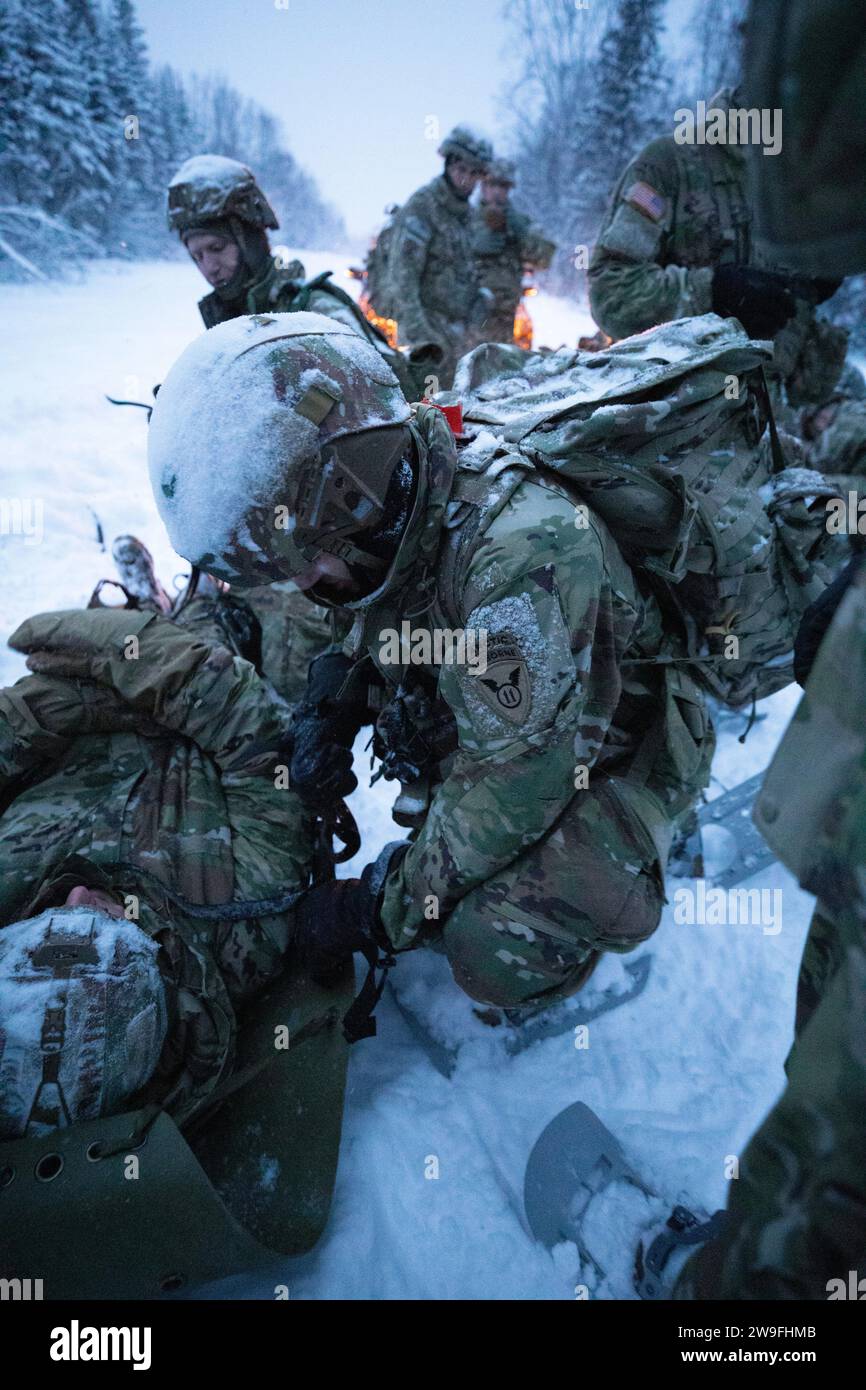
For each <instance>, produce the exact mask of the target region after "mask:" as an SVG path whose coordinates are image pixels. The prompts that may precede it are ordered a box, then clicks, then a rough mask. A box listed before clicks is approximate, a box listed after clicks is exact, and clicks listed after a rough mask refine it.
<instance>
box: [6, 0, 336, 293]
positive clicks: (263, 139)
mask: <svg viewBox="0 0 866 1390" xmlns="http://www.w3.org/2000/svg"><path fill="white" fill-rule="evenodd" d="M0 15H2V23H0V91H2V103H0V273H3V272H5V273H7V274H9V273H12V274H14V273H19V274H33V273H34V272H37V273H43V274H48V275H51V274H52V273H53V272H54V271H55V270H56V269H57V268H59V267H58V265H57V262H59V261H60V260H62V259H63V258H64V257H67V256H79V255H82V254H85V255H86V254H89V255H104V254H108V255H127V256H138V255H154V254H157V255H158V254H165V253H167V252H168V251H169V250H170V248H171V246H172V242H171V241H170V239H169V236H168V233H167V231H166V229H165V222H164V207H165V188H166V184H167V183H168V181H169V179H170V178H171V176H172V174H173V173H174V172H175V170H176V169H177V168H178V166H179V165H180V164H181V163H182V162H183V160H185V159H187V158H188V157H189V156H190V155H193V154H202V153H216V154H224V155H229V156H231V157H233V158H235V159H240V160H242V161H243V162H244V163H247V164H250V165H251V166H252V167H253V168H254V169H255V170H256V172H257V174H258V175H259V176H260V178H261V181H262V183H263V185H264V187H265V189H266V190H267V194H268V197H269V198H270V200H271V202H272V203H273V204H274V206H275V209H276V211H277V215H278V216H279V218H280V224H281V226H280V233H279V235H280V239H281V240H282V241H285V242H287V243H288V244H290V245H300V246H309V247H317V246H319V247H334V246H339V245H341V244H342V243H343V242H344V241H345V236H346V233H345V227H344V224H343V221H342V218H341V217H340V215H339V213H338V212H337V211H336V210H335V209H334V208H333V207H331V206H330V205H329V204H328V203H326V202H325V201H324V200H323V199H322V197H321V195H320V193H319V191H318V189H317V186H316V183H315V181H314V179H313V178H312V177H311V176H310V175H309V174H307V173H306V172H305V171H304V170H303V169H302V168H301V167H300V166H299V165H298V163H297V161H296V160H295V159H294V157H293V156H292V154H291V153H290V152H289V151H288V150H287V149H286V148H285V146H284V145H283V142H282V136H281V131H280V125H279V122H278V121H277V120H276V118H275V117H274V116H272V115H271V114H270V112H268V111H266V110H264V109H263V108H262V107H261V106H259V105H258V104H257V103H256V102H254V101H250V100H248V99H246V98H245V97H243V96H242V95H241V94H240V93H239V92H237V91H236V90H235V89H234V88H233V87H231V86H230V85H229V84H228V83H227V82H225V81H224V80H222V79H220V78H192V79H185V78H183V77H181V76H180V74H178V73H177V72H175V71H174V70H173V69H172V68H169V67H162V68H157V69H153V68H152V67H151V66H150V63H149V61H148V55H147V47H146V44H145V40H144V35H143V33H142V30H141V26H140V25H139V23H138V19H137V16H136V12H135V5H134V3H133V0H103V3H100V0H2V4H0ZM52 261H53V262H54V264H53V265H52Z"/></svg>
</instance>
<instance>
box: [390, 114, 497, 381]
mask: <svg viewBox="0 0 866 1390" xmlns="http://www.w3.org/2000/svg"><path fill="white" fill-rule="evenodd" d="M439 154H441V155H442V156H443V158H444V160H445V168H444V169H443V171H442V173H441V174H438V175H437V176H436V178H435V179H432V180H431V182H430V183H428V184H425V186H424V187H423V188H419V189H418V190H417V192H415V193H413V194H412V196H411V198H409V199H408V200H407V201H406V203H405V204H404V205H403V207H402V208H401V209H400V211H399V212H398V213H397V214H396V218H395V223H394V229H393V233H392V236H391V244H390V249H389V254H388V277H389V282H390V302H391V303H392V304H393V306H394V308H395V315H394V316H395V317H396V319H397V322H398V324H399V336H400V341H401V342H402V343H404V344H406V345H407V346H408V347H409V348H410V350H411V357H412V360H413V362H414V363H415V364H416V365H417V367H418V368H419V369H420V370H421V371H422V372H423V370H424V369H425V368H426V369H427V370H428V371H429V373H430V374H431V375H432V376H435V377H436V378H437V380H438V386H439V389H442V390H445V389H447V388H448V387H449V386H450V385H451V382H452V379H453V376H454V368H455V366H456V365H457V360H458V358H459V357H461V356H462V355H463V353H464V352H466V351H468V349H469V348H471V347H473V346H474V345H475V343H476V342H478V337H477V330H478V325H479V324H480V323H481V322H482V321H483V319H484V318H485V316H486V313H487V309H488V306H489V304H490V302H491V299H492V296H491V295H490V294H489V293H487V294H481V293H480V287H479V284H478V273H477V270H476V266H475V260H474V258H473V250H472V231H471V220H472V210H471V208H470V206H469V199H470V197H471V195H472V192H473V190H474V188H475V186H476V184H477V183H478V180H479V179H480V178H481V177H482V175H483V174H484V173H485V171H486V169H487V167H488V165H489V163H490V160H491V159H492V157H493V150H492V147H491V145H490V142H489V141H488V140H486V139H485V138H484V137H483V136H481V135H478V134H477V133H476V132H475V131H473V130H470V129H469V127H468V126H455V127H454V129H453V130H452V131H451V132H450V134H449V135H447V136H446V137H445V139H444V140H443V141H442V144H441V145H440V146H439Z"/></svg>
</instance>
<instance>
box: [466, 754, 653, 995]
mask: <svg viewBox="0 0 866 1390" xmlns="http://www.w3.org/2000/svg"><path fill="white" fill-rule="evenodd" d="M648 802H649V798H648V794H647V793H645V792H643V791H641V790H640V789H638V788H635V787H632V786H631V785H630V784H629V783H628V782H626V781H625V780H624V779H621V778H607V779H604V780H599V781H598V782H597V783H596V785H595V786H594V788H593V789H592V790H591V791H587V792H585V793H582V794H581V795H580V796H579V797H575V799H574V800H573V801H572V802H571V804H570V805H569V806H568V808H567V809H566V811H565V812H564V813H563V815H562V816H561V817H560V819H559V821H558V822H557V824H556V825H555V826H554V827H553V829H552V830H551V831H550V832H549V833H548V834H547V836H545V838H544V839H543V840H542V841H541V842H540V843H539V844H536V845H533V846H532V847H531V848H530V849H528V850H527V851H526V852H525V853H524V854H522V855H521V856H520V858H518V859H517V860H515V861H514V862H513V863H512V864H510V865H509V866H508V868H507V869H506V870H504V871H503V872H502V873H498V874H495V875H494V876H493V877H492V878H491V879H490V880H489V881H488V882H487V883H485V884H483V885H482V886H480V887H478V888H476V889H474V890H473V891H472V892H471V893H468V894H467V895H466V897H465V898H463V899H461V901H460V903H459V904H458V905H457V907H456V908H455V909H454V911H453V912H452V913H451V914H450V916H449V917H448V920H447V922H446V923H445V926H444V929H443V932H442V936H441V943H442V946H443V947H444V950H445V953H446V955H447V957H448V960H449V962H450V964H451V968H452V970H453V972H454V978H455V979H456V981H457V983H458V984H459V985H460V986H461V988H462V989H464V990H465V991H466V993H467V994H469V995H471V996H472V998H473V999H478V1000H480V1001H482V1002H484V1003H486V1004H495V1005H499V1006H500V1007H504V1008H510V1007H514V1006H518V1005H522V1004H526V1003H528V1002H530V1001H539V1002H541V1001H543V1002H544V1003H547V1002H551V1003H552V1002H553V1001H555V1000H556V999H560V998H563V997H564V996H566V995H568V994H571V993H573V991H574V990H576V989H578V988H579V987H580V985H581V984H582V983H583V981H584V979H585V978H586V975H587V974H588V972H589V969H590V968H591V966H592V964H593V963H594V961H595V960H596V959H597V957H598V954H599V953H600V952H601V951H618V952H624V951H630V950H632V949H633V947H635V946H637V945H638V944H639V943H640V942H641V941H645V940H646V938H647V937H648V936H651V935H652V933H653V932H654V931H655V929H656V927H657V926H658V923H659V918H660V916H661V910H662V905H663V903H664V886H663V873H662V869H661V865H660V862H659V858H658V853H657V850H656V846H655V843H654V841H653V838H652V836H651V834H650V832H649V830H648V829H647V820H648V819H649V818H651V817H652V816H653V815H655V816H658V815H660V814H661V813H660V812H659V811H658V809H657V808H656V809H655V810H653V809H651V808H649V805H648Z"/></svg>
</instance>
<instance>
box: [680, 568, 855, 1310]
mask: <svg viewBox="0 0 866 1390" xmlns="http://www.w3.org/2000/svg"><path fill="white" fill-rule="evenodd" d="M840 690H845V691H846V692H848V698H846V699H845V700H844V701H840V699H839V691H840ZM864 704H866V586H864V582H863V578H862V577H861V580H860V581H859V583H858V584H857V585H855V587H853V588H852V589H851V590H850V591H849V593H848V594H847V595H846V597H845V599H844V600H843V602H842V605H841V607H840V609H839V611H838V613H837V616H836V618H835V620H834V622H833V625H832V627H831V629H830V631H829V632H828V634H827V637H826V638H825V640H824V643H823V645H822V647H821V650H820V653H819V655H818V659H817V661H816V663H815V667H814V669H813V672H812V675H811V676H810V678H809V682H808V685H807V687H806V694H805V695H804V697H803V700H802V701H801V703H800V706H799V708H798V710H797V713H796V715H795V717H794V720H793V723H792V724H791V726H790V728H789V729H788V732H787V733H786V735H785V738H784V739H783V741H782V743H781V745H780V747H779V750H778V752H777V754H776V757H775V759H774V760H773V763H772V764H771V767H770V771H769V772H768V774H767V779H766V781H765V783H764V786H763V788H762V790H761V794H760V797H759V800H758V804H757V806H756V812H755V818H756V821H757V824H758V825H759V827H760V828H761V830H762V832H763V833H764V835H765V836H766V838H767V839H768V840H769V842H770V844H771V845H772V846H773V848H774V849H775V850H776V852H777V853H778V855H779V857H780V859H781V860H782V862H783V863H785V864H787V866H788V867H789V868H790V869H791V870H792V871H793V872H794V873H795V874H796V875H797V877H798V878H799V880H800V883H801V884H802V886H803V887H804V888H805V889H806V890H807V891H808V892H810V893H815V894H816V896H817V898H818V908H817V910H816V913H815V916H814V918H813V920H812V924H811V927H810V929H809V936H808V939H807V941H806V948H805V951H804V953H803V960H802V963H801V967H800V977H799V980H798V985H797V1012H796V1029H795V1037H796V1040H795V1043H794V1047H793V1049H792V1051H791V1054H790V1056H789V1058H788V1062H787V1067H786V1069H787V1072H788V1085H787V1087H786V1089H785V1092H784V1094H783V1096H782V1098H781V1100H780V1101H779V1102H778V1104H777V1105H776V1107H775V1109H774V1110H772V1111H771V1113H770V1114H769V1116H768V1117H767V1119H766V1120H765V1121H764V1123H763V1124H762V1126H761V1128H760V1129H759V1130H758V1132H757V1134H756V1135H755V1136H754V1137H753V1138H752V1140H751V1141H750V1143H749V1145H748V1148H747V1149H746V1151H745V1153H744V1154H743V1157H742V1161H741V1164H740V1175H739V1178H738V1180H737V1181H736V1182H734V1183H732V1184H731V1193H730V1198H729V1200H728V1211H729V1213H730V1221H731V1229H730V1233H729V1234H728V1235H727V1236H726V1238H725V1239H724V1240H722V1241H719V1242H715V1243H713V1244H712V1245H709V1246H707V1247H706V1248H705V1250H703V1251H702V1252H701V1253H700V1254H699V1255H697V1256H695V1257H693V1258H692V1260H691V1261H690V1262H689V1264H688V1265H686V1267H685V1269H684V1270H683V1273H682V1275H681V1276H680V1279H679V1281H678V1284H677V1290H676V1296H677V1297H678V1298H785V1299H790V1298H812V1299H825V1298H827V1296H828V1293H829V1292H830V1286H829V1281H830V1280H832V1279H842V1280H847V1275H848V1271H849V1270H851V1269H854V1270H859V1273H860V1275H861V1276H862V1275H863V1274H864V1272H866V1181H864V1174H866V1126H864V1122H863V1113H864V1103H866V1009H864V1000H866V937H864V922H866V896H864V886H863V885H864V865H866V841H864V828H866V738H864V723H863V709H864ZM807 767H808V768H811V769H812V772H811V773H810V775H809V776H808V777H805V776H804V775H803V769H804V768H807ZM792 788H793V795H792Z"/></svg>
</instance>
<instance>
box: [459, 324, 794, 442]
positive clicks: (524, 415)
mask: <svg viewBox="0 0 866 1390" xmlns="http://www.w3.org/2000/svg"><path fill="white" fill-rule="evenodd" d="M487 351H488V349H487V347H486V346H485V347H481V348H476V349H475V350H474V351H473V352H472V353H469V354H467V356H466V357H464V358H463V359H462V361H461V363H460V366H459V368H458V372H457V375H456V377H455V388H456V389H461V390H462V393H463V395H464V401H463V415H464V419H465V420H466V421H467V422H469V423H470V424H471V423H473V422H474V423H479V424H490V425H494V426H496V427H497V428H498V429H499V430H500V431H501V432H502V435H503V437H504V438H505V439H511V440H513V439H519V438H521V437H522V436H523V435H525V434H528V433H529V432H530V431H531V430H533V429H535V428H536V427H537V426H538V425H540V424H542V423H543V422H544V421H546V420H549V419H552V418H554V417H556V416H558V415H561V414H564V413H566V412H570V411H577V410H579V409H580V408H581V407H584V408H589V409H591V408H592V407H594V406H598V405H600V404H601V403H602V402H605V401H609V402H610V403H611V404H613V403H614V402H615V401H617V400H619V399H621V398H622V397H624V396H627V395H630V394H634V393H635V392H637V391H640V392H645V391H647V390H649V389H652V388H654V387H657V386H661V385H662V384H663V383H665V382H667V381H673V380H675V379H676V378H677V377H678V376H681V375H682V374H683V372H684V371H695V370H696V369H697V368H699V367H702V366H707V365H709V364H712V365H713V366H714V367H715V368H716V369H717V370H719V371H745V370H749V369H750V368H751V367H754V366H757V365H758V364H759V363H760V362H762V361H763V360H765V358H766V356H767V353H766V351H765V350H764V349H763V348H761V347H760V346H758V345H756V344H754V343H752V342H750V340H749V339H748V338H747V337H746V335H745V333H744V332H743V330H742V328H740V327H739V325H736V324H735V322H734V321H732V320H727V319H720V318H718V317H717V315H715V314H704V315H702V316H700V317H698V318H694V319H679V320H676V321H675V322H673V323H665V324H660V325H659V326H658V327H656V328H652V329H649V330H648V331H647V332H646V333H639V334H636V335H635V336H634V337H632V338H625V339H623V340H622V341H621V342H619V343H616V344H615V345H614V346H613V347H611V348H609V349H608V350H607V351H605V352H599V353H585V352H576V351H573V350H567V349H560V350H559V351H558V352H555V353H541V352H535V353H529V354H527V357H526V360H525V362H523V363H521V368H520V372H519V373H517V374H514V375H510V376H509V375H508V374H507V373H504V372H503V371H502V370H500V371H499V372H498V374H497V373H496V371H495V367H496V359H495V357H492V356H491V357H489V359H486V358H485V354H486V353H487ZM488 360H489V368H486V366H485V364H486V362H487V361H488ZM657 407H658V412H659V414H660V415H663V414H665V413H666V410H667V409H669V407H668V406H666V405H665V403H664V402H658V403H657Z"/></svg>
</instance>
